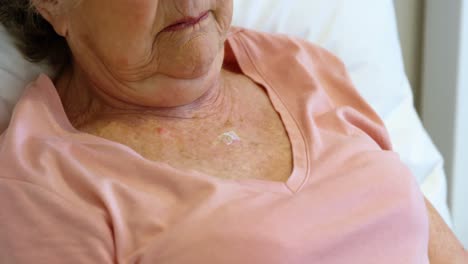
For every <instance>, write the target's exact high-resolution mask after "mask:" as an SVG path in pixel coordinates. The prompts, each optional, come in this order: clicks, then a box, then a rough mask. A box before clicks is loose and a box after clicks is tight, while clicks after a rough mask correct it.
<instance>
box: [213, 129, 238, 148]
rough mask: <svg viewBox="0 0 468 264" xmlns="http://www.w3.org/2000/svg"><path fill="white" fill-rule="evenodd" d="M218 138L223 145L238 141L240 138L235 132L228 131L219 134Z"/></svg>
mask: <svg viewBox="0 0 468 264" xmlns="http://www.w3.org/2000/svg"><path fill="white" fill-rule="evenodd" d="M218 140H219V141H221V142H223V143H224V144H225V145H228V146H230V145H232V144H234V143H237V142H240V141H241V138H240V137H239V136H238V135H237V134H236V132H234V131H229V132H226V133H223V134H222V135H220V136H219V137H218Z"/></svg>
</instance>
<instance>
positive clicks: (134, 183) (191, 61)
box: [0, 0, 466, 264]
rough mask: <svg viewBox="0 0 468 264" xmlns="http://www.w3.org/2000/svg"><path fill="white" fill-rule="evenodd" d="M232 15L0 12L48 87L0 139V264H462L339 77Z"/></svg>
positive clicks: (103, 9) (301, 46) (376, 124)
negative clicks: (44, 69) (236, 23)
mask: <svg viewBox="0 0 468 264" xmlns="http://www.w3.org/2000/svg"><path fill="white" fill-rule="evenodd" d="M231 15H232V1H231V0H159V1H158V0H133V1H129V0H100V1H94V0H34V1H32V2H30V0H8V1H6V0H2V2H1V7H0V18H1V22H2V23H3V24H4V25H5V26H6V27H7V29H9V31H10V32H11V33H12V34H13V35H14V36H15V37H16V38H17V41H18V44H19V47H20V48H21V49H22V51H23V52H24V54H25V56H26V57H28V58H29V59H31V60H33V61H43V60H47V61H48V62H49V63H50V65H51V66H53V67H55V68H56V69H57V70H58V72H59V74H58V76H57V77H56V78H55V80H53V81H51V80H50V79H49V78H48V77H47V76H45V75H41V76H40V77H39V78H38V79H37V80H36V81H35V82H34V83H32V84H31V85H29V86H28V88H27V90H26V92H25V93H24V94H23V96H22V98H21V100H20V102H19V103H18V104H17V106H16V108H15V111H14V114H13V118H12V121H11V123H10V126H9V128H8V129H7V131H6V132H5V133H4V134H3V135H2V136H1V138H0V167H1V171H0V179H1V180H0V206H1V208H2V213H1V215H0V234H1V236H0V260H1V261H0V262H1V263H21V264H22V263H36V264H37V263H44V264H45V263H47V264H53V263H70V264H73V263H99V264H101V263H161V264H163V263H172V264H176V263H177V264H179V263H180V264H187V263H200V264H201V263H217V264H218V263H219V264H227V263H236V264H239V263H256V264H258V263H269V264H273V263H278V264H279V263H288V264H305V263H321V264H331V263H334V264H336V263H392V264H394V263H408V264H409V263H412V264H415V263H420V264H423V263H429V260H430V261H431V262H430V263H436V264H437V263H466V262H463V261H465V260H466V259H465V260H464V258H465V256H464V255H465V252H464V250H463V248H462V246H461V245H460V243H459V242H458V241H457V240H456V238H455V237H454V236H453V234H452V233H451V232H450V231H449V230H448V228H447V227H446V226H445V225H444V224H443V222H442V221H441V220H440V217H439V216H438V215H437V213H436V212H435V211H434V209H433V208H432V207H431V206H430V204H429V203H426V204H427V207H426V206H425V205H426V204H425V201H424V197H423V196H422V194H421V192H420V191H419V189H418V186H417V184H416V182H415V180H414V179H413V177H412V175H411V174H410V172H409V170H408V169H407V168H405V166H404V165H403V164H402V163H401V161H400V160H399V158H398V156H397V155H396V154H395V153H393V152H392V151H391V145H390V142H389V140H388V136H387V134H386V131H385V128H384V126H383V125H382V122H381V121H380V119H379V118H378V117H377V115H376V114H375V113H374V112H373V111H372V109H371V108H370V107H369V105H367V104H366V103H365V102H364V101H363V99H362V98H361V97H360V96H359V95H358V93H357V92H356V90H355V89H354V88H353V86H352V84H351V82H350V80H349V78H348V77H347V74H346V71H345V68H344V67H343V65H342V64H341V63H340V61H339V60H338V59H337V58H335V57H334V56H333V55H331V54H329V53H327V52H326V51H325V50H323V49H321V48H319V47H316V46H314V45H312V44H309V43H306V42H304V41H301V40H295V39H291V38H288V37H286V36H273V35H266V34H262V33H257V32H252V31H248V30H243V29H231V28H230V22H231ZM429 237H430V239H429Z"/></svg>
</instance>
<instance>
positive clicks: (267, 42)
mask: <svg viewBox="0 0 468 264" xmlns="http://www.w3.org/2000/svg"><path fill="white" fill-rule="evenodd" d="M228 40H229V41H230V42H235V43H237V44H239V45H241V46H242V48H243V49H244V51H246V52H248V53H249V56H251V57H252V58H255V59H266V58H268V60H269V61H271V60H273V62H278V63H279V62H285V60H286V61H290V62H291V61H293V62H298V63H306V64H305V66H308V67H309V69H310V70H311V71H312V70H322V71H324V70H325V71H330V70H331V71H332V72H333V73H334V74H337V75H340V74H341V75H343V74H346V67H345V65H344V63H343V62H342V61H341V60H340V59H339V58H338V57H337V56H336V55H334V54H333V53H332V52H330V51H328V50H327V49H326V48H324V47H321V46H319V45H318V44H316V43H313V42H310V41H307V40H305V39H301V38H297V37H292V36H288V35H285V34H276V33H275V34H273V33H265V32H259V31H255V30H250V29H245V28H237V27H234V28H233V29H232V30H231V32H230V34H229V37H228Z"/></svg>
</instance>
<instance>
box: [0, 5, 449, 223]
mask: <svg viewBox="0 0 468 264" xmlns="http://www.w3.org/2000/svg"><path fill="white" fill-rule="evenodd" d="M234 3H235V17H234V24H235V25H239V26H244V27H248V28H252V29H257V30H262V31H267V32H282V33H287V34H291V35H295V36H298V37H302V38H306V39H308V40H310V41H312V42H315V43H318V44H320V45H322V46H324V47H325V48H327V49H329V50H330V51H332V52H333V53H335V54H336V55H338V56H339V57H340V58H341V59H342V60H343V61H344V62H345V64H346V66H347V68H348V70H349V72H350V74H351V78H352V79H353V81H354V83H355V85H356V87H357V88H358V90H359V91H360V92H361V94H362V95H363V97H364V98H366V99H367V100H368V102H369V103H370V104H371V105H372V106H373V107H374V108H375V110H376V111H377V113H378V114H379V115H380V116H381V117H382V119H383V120H384V121H385V123H386V125H387V127H388V129H389V132H390V135H391V138H392V141H393V144H394V147H395V150H396V151H397V152H398V153H400V155H401V158H402V160H403V161H404V162H405V163H406V164H407V165H408V166H409V168H410V169H411V170H412V172H413V173H414V175H415V177H416V178H417V180H418V182H419V183H420V184H421V188H422V190H423V192H424V193H425V195H426V196H427V197H428V199H429V200H431V201H432V202H433V204H434V205H435V207H436V208H437V210H438V211H439V212H440V213H441V215H442V216H443V217H444V219H445V220H446V221H447V223H449V225H450V223H451V221H450V216H449V213H448V209H447V203H446V196H447V193H446V190H447V188H446V178H445V174H444V171H443V160H442V158H441V156H440V154H439V152H438V151H437V149H436V148H435V147H434V144H433V143H432V142H431V140H430V138H429V137H428V134H427V133H426V131H425V130H424V128H423V127H422V125H421V122H420V120H419V118H418V116H417V114H416V111H415V110H414V107H413V97H412V94H411V89H410V86H409V83H408V80H407V78H406V75H405V73H404V69H403V62H402V57H401V50H400V44H399V41H398V35H397V29H396V22H395V15H394V7H393V1H392V0H380V1H375V0H353V1H347V0H254V1H253V0H234ZM39 72H49V73H50V70H48V69H47V68H46V67H44V66H43V65H42V66H40V65H33V64H31V63H28V62H26V61H25V60H24V59H23V58H22V57H21V56H20V54H19V53H18V51H17V50H16V49H15V48H14V45H13V43H12V40H11V38H10V37H9V36H8V35H7V34H6V33H5V31H4V29H3V28H2V27H1V26H0V131H2V130H3V129H4V128H5V127H6V126H7V123H8V120H9V117H10V114H11V110H12V108H13V107H14V104H15V102H16V101H17V99H18V98H19V96H20V94H21V92H22V90H23V88H24V87H25V86H26V84H27V83H28V82H29V81H31V80H32V79H34V78H35V77H36V76H37V74H38V73H39Z"/></svg>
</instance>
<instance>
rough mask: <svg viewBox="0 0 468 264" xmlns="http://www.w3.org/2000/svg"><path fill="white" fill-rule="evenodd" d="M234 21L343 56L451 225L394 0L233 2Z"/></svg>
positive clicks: (443, 180)
mask: <svg viewBox="0 0 468 264" xmlns="http://www.w3.org/2000/svg"><path fill="white" fill-rule="evenodd" d="M234 10H235V12H234V22H233V23H234V25H237V26H242V27H246V28H251V29H256V30H260V31H265V32H272V33H285V34H288V35H293V36H296V37H301V38H305V39H307V40H309V41H311V42H314V43H317V44H319V45H321V46H323V47H325V48H327V49H328V50H329V51H331V52H332V53H334V54H336V55H337V56H338V57H340V58H341V59H342V60H343V61H344V63H345V64H346V66H347V69H348V71H349V73H350V75H351V78H352V80H353V82H354V84H355V85H356V88H357V89H358V90H359V91H360V93H361V95H362V96H363V97H364V98H365V99H366V100H367V101H368V102H369V103H370V104H371V105H372V107H373V108H374V109H375V110H376V112H377V113H378V114H379V115H380V117H381V118H382V119H383V120H384V121H385V124H386V126H387V128H388V130H389V133H390V137H391V139H392V142H393V145H394V149H395V151H396V152H398V153H399V154H400V156H401V159H402V160H403V162H405V163H406V164H407V165H408V167H409V168H410V169H411V171H412V172H413V174H414V175H415V177H416V178H417V180H418V182H419V183H420V184H421V188H422V191H423V192H424V194H425V195H426V197H427V198H428V199H429V200H430V201H431V202H432V203H433V204H434V205H435V207H436V209H437V210H438V211H439V213H440V214H441V215H442V217H443V218H444V219H445V221H446V222H447V223H448V224H449V225H450V226H451V221H450V214H449V211H448V206H447V202H446V198H447V186H446V177H445V173H444V171H443V159H442V157H441V155H440V153H439V151H438V150H437V149H436V148H435V146H434V144H433V143H432V141H431V139H430V138H429V136H428V133H427V132H426V131H425V130H424V128H423V126H422V123H421V121H420V119H419V117H418V115H417V113H416V111H415V109H414V106H413V95H412V90H411V87H410V85H409V82H408V79H407V77H406V74H405V72H404V67H403V59H402V55H401V48H400V42H399V39H398V31H397V24H396V17H395V10H394V5H393V1H392V0H379V1H376V0H353V1H348V0H255V1H252V0H234Z"/></svg>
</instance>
